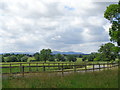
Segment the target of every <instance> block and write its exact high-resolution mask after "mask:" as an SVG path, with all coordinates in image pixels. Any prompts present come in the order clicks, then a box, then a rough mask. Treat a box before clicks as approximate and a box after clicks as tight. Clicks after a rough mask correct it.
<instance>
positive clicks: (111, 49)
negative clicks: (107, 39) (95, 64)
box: [98, 43, 119, 61]
mask: <svg viewBox="0 0 120 90" xmlns="http://www.w3.org/2000/svg"><path fill="white" fill-rule="evenodd" d="M98 52H100V54H101V55H102V57H104V58H103V59H104V60H106V61H110V60H115V59H116V58H117V56H118V53H119V47H116V46H115V45H114V44H112V43H106V44H104V45H102V46H101V47H100V49H99V50H98Z"/></svg>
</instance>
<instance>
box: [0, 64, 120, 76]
mask: <svg viewBox="0 0 120 90" xmlns="http://www.w3.org/2000/svg"><path fill="white" fill-rule="evenodd" d="M17 64H18V63H17ZM24 64H28V65H27V66H25V65H24ZM24 64H23V63H19V66H14V65H15V64H9V66H2V67H0V68H2V69H5V68H7V69H8V70H9V73H4V72H2V74H15V73H21V74H22V75H23V76H24V73H26V72H25V68H28V73H30V72H40V71H39V68H42V72H47V71H48V69H46V68H49V69H50V68H53V70H52V71H56V72H57V71H60V72H62V75H63V74H64V72H65V71H68V70H70V71H74V72H77V71H85V72H87V71H88V70H92V71H95V70H97V69H99V71H100V70H101V69H104V70H105V69H106V68H107V69H110V68H112V67H116V66H118V65H119V64H118V63H101V64H100V63H98V64H87V63H86V64H75V63H24ZM31 64H34V65H31ZM7 65H8V64H7ZM13 68H19V71H18V72H13V71H14V70H13ZM32 68H36V70H35V71H32ZM55 68H57V70H55ZM71 69H72V70H71ZM78 69H79V70H78ZM3 71H4V70H3Z"/></svg>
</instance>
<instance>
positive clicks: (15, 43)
mask: <svg viewBox="0 0 120 90" xmlns="http://www.w3.org/2000/svg"><path fill="white" fill-rule="evenodd" d="M97 1H98V0H97ZM114 1H115V0H114ZM116 1H117V0H116ZM112 3H116V2H95V1H93V0H0V53H3V52H4V53H5V52H37V51H40V50H41V49H43V48H50V49H52V50H53V51H76V52H83V53H90V52H95V51H97V50H98V49H99V46H100V45H101V44H104V43H106V42H109V34H108V30H109V29H108V28H109V27H110V23H109V21H108V20H106V19H104V11H105V9H106V7H107V6H109V5H110V4H112Z"/></svg>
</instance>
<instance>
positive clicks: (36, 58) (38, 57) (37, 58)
mask: <svg viewBox="0 0 120 90" xmlns="http://www.w3.org/2000/svg"><path fill="white" fill-rule="evenodd" d="M34 57H35V60H37V61H40V54H39V53H38V52H37V53H35V54H34Z"/></svg>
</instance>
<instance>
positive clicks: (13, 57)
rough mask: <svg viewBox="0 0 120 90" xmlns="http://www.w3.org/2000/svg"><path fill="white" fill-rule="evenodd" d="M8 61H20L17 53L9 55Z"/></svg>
mask: <svg viewBox="0 0 120 90" xmlns="http://www.w3.org/2000/svg"><path fill="white" fill-rule="evenodd" d="M6 62H18V59H17V58H16V56H15V55H12V56H9V57H7V59H6Z"/></svg>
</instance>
